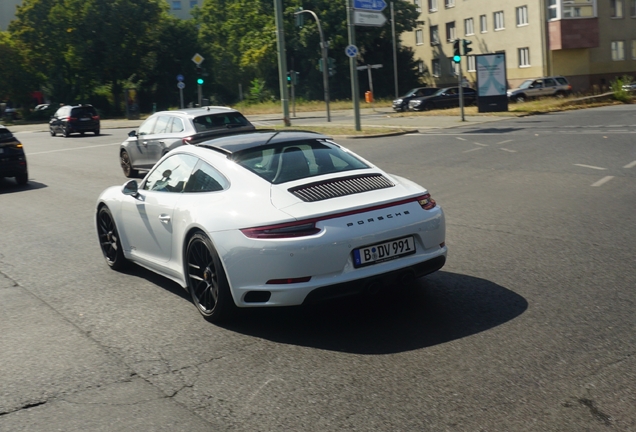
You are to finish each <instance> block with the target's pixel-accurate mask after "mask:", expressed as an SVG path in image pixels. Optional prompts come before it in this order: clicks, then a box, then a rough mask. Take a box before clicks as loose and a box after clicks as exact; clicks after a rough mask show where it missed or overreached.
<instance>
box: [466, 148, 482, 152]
mask: <svg viewBox="0 0 636 432" xmlns="http://www.w3.org/2000/svg"><path fill="white" fill-rule="evenodd" d="M477 150H483V147H475V148H474V149H470V150H464V151H463V152H462V153H468V152H473V151H477Z"/></svg>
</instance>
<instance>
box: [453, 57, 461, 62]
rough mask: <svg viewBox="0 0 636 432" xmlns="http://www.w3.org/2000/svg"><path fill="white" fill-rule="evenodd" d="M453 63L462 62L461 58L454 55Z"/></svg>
mask: <svg viewBox="0 0 636 432" xmlns="http://www.w3.org/2000/svg"><path fill="white" fill-rule="evenodd" d="M453 61H454V62H455V63H459V62H460V61H462V58H461V56H458V55H456V56H453Z"/></svg>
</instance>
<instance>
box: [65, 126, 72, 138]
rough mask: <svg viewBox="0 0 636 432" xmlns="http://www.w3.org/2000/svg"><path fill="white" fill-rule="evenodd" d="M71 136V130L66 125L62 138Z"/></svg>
mask: <svg viewBox="0 0 636 432" xmlns="http://www.w3.org/2000/svg"><path fill="white" fill-rule="evenodd" d="M70 136H71V131H70V130H69V128H68V127H65V128H64V138H68V137H70Z"/></svg>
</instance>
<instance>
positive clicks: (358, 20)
mask: <svg viewBox="0 0 636 432" xmlns="http://www.w3.org/2000/svg"><path fill="white" fill-rule="evenodd" d="M353 22H354V24H355V25H359V26H372V27H381V26H383V25H384V24H385V23H386V17H385V16H384V14H383V13H382V12H375V11H368V10H354V11H353Z"/></svg>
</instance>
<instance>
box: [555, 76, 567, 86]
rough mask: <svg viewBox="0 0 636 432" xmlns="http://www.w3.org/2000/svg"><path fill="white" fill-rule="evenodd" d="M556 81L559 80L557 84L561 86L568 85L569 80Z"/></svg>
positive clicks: (561, 78) (560, 79)
mask: <svg viewBox="0 0 636 432" xmlns="http://www.w3.org/2000/svg"><path fill="white" fill-rule="evenodd" d="M556 80H557V82H558V83H559V84H561V85H568V80H566V79H565V78H563V77H558V78H557V79H556Z"/></svg>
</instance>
